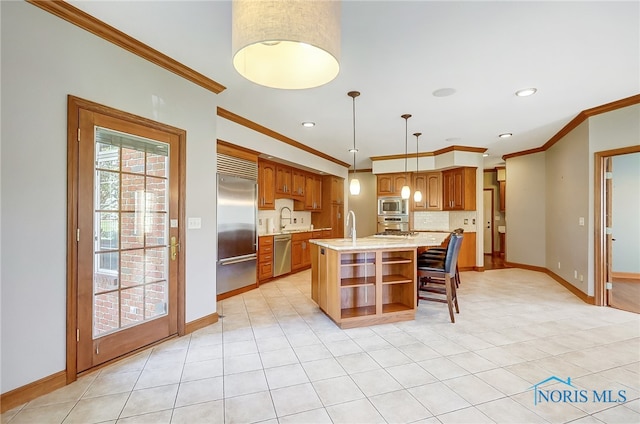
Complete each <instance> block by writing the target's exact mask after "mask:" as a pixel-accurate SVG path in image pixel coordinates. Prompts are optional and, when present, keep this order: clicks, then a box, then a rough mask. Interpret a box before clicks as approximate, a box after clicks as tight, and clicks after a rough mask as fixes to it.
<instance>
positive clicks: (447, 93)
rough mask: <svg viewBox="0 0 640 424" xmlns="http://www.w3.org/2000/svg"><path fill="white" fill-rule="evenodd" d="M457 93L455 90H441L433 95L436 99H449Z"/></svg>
mask: <svg viewBox="0 0 640 424" xmlns="http://www.w3.org/2000/svg"><path fill="white" fill-rule="evenodd" d="M455 93H456V89H455V88H439V89H437V90H436V91H434V92H433V93H431V94H433V95H434V96H436V97H447V96H452V95H454V94H455Z"/></svg>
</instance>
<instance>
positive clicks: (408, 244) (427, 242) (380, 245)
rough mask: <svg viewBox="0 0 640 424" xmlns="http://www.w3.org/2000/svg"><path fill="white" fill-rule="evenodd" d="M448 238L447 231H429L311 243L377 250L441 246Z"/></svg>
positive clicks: (320, 240) (347, 249)
mask: <svg viewBox="0 0 640 424" xmlns="http://www.w3.org/2000/svg"><path fill="white" fill-rule="evenodd" d="M445 238H446V233H445V234H442V235H438V234H435V233H429V234H424V235H418V236H413V237H397V236H394V237H377V236H369V237H362V238H357V239H356V240H355V241H352V240H351V239H350V238H341V239H311V240H309V242H310V243H314V244H317V245H318V246H322V247H326V248H328V249H332V250H340V251H349V250H377V249H404V248H411V249H413V248H417V247H421V246H440V244H441V243H442V241H443V240H444V239H445Z"/></svg>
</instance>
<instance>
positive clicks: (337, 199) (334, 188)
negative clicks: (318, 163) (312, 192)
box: [331, 177, 344, 205]
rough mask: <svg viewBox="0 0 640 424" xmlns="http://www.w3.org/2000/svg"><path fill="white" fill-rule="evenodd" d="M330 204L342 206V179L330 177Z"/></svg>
mask: <svg viewBox="0 0 640 424" xmlns="http://www.w3.org/2000/svg"><path fill="white" fill-rule="evenodd" d="M331 203H337V204H339V205H342V204H344V178H340V177H331Z"/></svg>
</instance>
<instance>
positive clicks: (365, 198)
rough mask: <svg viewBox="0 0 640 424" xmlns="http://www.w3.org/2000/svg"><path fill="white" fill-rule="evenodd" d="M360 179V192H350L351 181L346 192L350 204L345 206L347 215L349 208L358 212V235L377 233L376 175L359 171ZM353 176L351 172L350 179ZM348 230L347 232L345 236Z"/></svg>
mask: <svg viewBox="0 0 640 424" xmlns="http://www.w3.org/2000/svg"><path fill="white" fill-rule="evenodd" d="M356 175H357V177H358V180H359V181H360V194H359V195H357V196H352V195H351V194H349V182H347V187H346V190H345V193H347V194H348V198H349V204H348V208H347V207H345V211H344V213H345V215H346V213H347V212H348V211H349V209H351V210H353V212H354V213H355V214H356V233H357V235H358V237H365V236H370V235H372V234H375V233H376V232H377V231H378V215H377V214H378V210H377V207H378V206H377V204H376V202H377V196H376V189H377V187H376V182H377V179H376V176H375V175H374V174H372V173H371V172H358V173H357V174H356ZM351 178H353V174H349V181H351ZM347 234H348V232H345V236H346V235H347Z"/></svg>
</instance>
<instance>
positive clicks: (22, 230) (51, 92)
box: [0, 1, 217, 393]
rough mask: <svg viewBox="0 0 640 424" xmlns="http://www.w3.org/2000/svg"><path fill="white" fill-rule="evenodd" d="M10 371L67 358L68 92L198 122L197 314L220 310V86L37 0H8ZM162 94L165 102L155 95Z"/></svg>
mask: <svg viewBox="0 0 640 424" xmlns="http://www.w3.org/2000/svg"><path fill="white" fill-rule="evenodd" d="M0 7H1V10H2V12H1V19H2V21H1V23H2V25H1V31H2V68H1V70H2V133H1V135H2V137H1V140H2V145H1V151H2V156H1V158H2V163H1V168H2V169H1V173H2V174H1V175H2V176H1V182H2V187H1V192H2V210H1V217H2V221H1V223H0V228H1V231H2V232H1V234H2V240H1V246H2V247H1V249H2V253H3V254H2V264H1V269H0V275H1V290H2V304H1V305H2V310H1V320H2V350H1V354H2V370H1V372H2V382H1V388H0V389H1V391H2V393H5V392H7V391H9V390H12V389H14V388H17V387H20V386H23V385H25V384H28V383H31V382H33V381H36V380H38V379H40V378H43V377H46V376H50V375H52V374H54V373H57V372H59V371H62V370H64V369H65V365H66V363H65V334H66V328H65V325H66V234H67V233H66V231H67V230H66V219H67V205H66V203H67V162H66V155H67V139H66V137H67V128H66V125H67V95H68V94H72V95H75V96H78V97H81V98H84V99H87V100H91V101H94V102H98V103H101V104H104V105H107V106H110V107H114V108H116V109H120V110H124V111H127V112H130V113H134V114H137V115H140V116H143V117H146V118H150V119H154V120H157V121H160V122H163V123H166V124H169V125H173V126H176V127H179V128H183V129H185V130H187V164H188V169H187V189H186V191H187V193H186V197H187V199H188V200H187V204H186V213H187V216H196V217H201V218H202V229H200V230H189V231H187V233H186V234H187V235H186V238H187V243H186V244H187V257H186V283H185V284H186V320H187V322H189V321H193V320H195V319H198V318H201V317H203V316H206V315H208V314H212V313H214V312H215V311H216V302H215V299H216V287H215V260H214V259H213V258H215V257H216V252H215V250H216V232H215V231H216V226H215V164H216V161H215V140H216V126H215V125H216V119H215V111H216V105H217V104H216V102H217V101H216V96H215V95H214V94H213V93H210V92H208V91H206V90H204V89H202V88H200V87H198V86H196V85H195V84H193V83H190V82H188V81H186V80H184V79H182V78H180V77H178V76H176V75H174V74H172V73H170V72H168V71H165V70H163V69H161V68H159V67H157V66H155V65H152V64H151V63H149V62H147V61H145V60H142V59H140V58H138V57H137V56H134V55H132V54H130V53H128V52H126V51H125V50H123V49H121V48H119V47H116V46H114V45H112V44H110V43H108V42H106V41H104V40H101V39H99V38H97V37H95V36H94V35H92V34H90V33H88V32H86V31H83V30H81V29H79V28H77V27H75V26H73V25H70V24H69V23H67V22H65V21H63V20H62V19H60V18H57V17H55V16H53V15H51V14H49V13H47V12H45V11H42V10H40V9H39V8H37V7H35V6H33V5H30V4H28V3H26V2H4V1H3V2H0ZM154 96H155V98H156V99H158V98H159V99H161V100H162V101H161V102H160V103H158V102H154V101H153V99H154Z"/></svg>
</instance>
